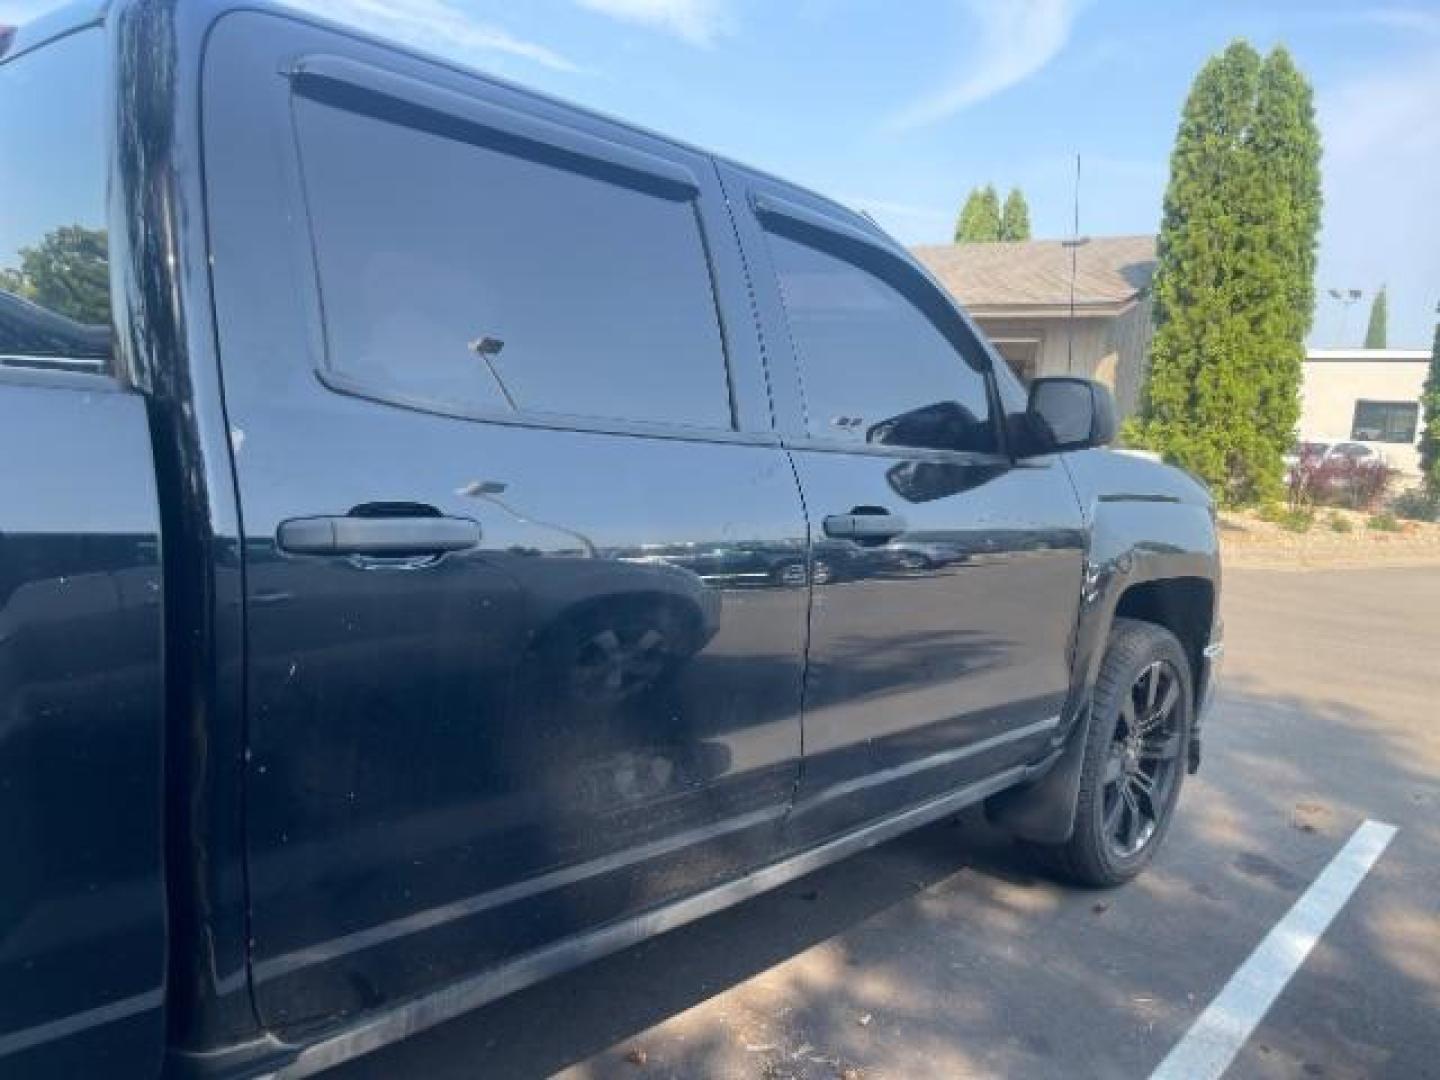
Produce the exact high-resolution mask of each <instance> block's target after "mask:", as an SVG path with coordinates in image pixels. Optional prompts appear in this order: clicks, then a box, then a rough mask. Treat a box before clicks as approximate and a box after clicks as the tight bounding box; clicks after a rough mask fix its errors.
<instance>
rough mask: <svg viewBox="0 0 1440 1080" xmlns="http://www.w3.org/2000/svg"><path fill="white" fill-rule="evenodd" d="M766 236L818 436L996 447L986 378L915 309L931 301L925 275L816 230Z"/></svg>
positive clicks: (903, 443) (984, 449)
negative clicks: (917, 292)
mask: <svg viewBox="0 0 1440 1080" xmlns="http://www.w3.org/2000/svg"><path fill="white" fill-rule="evenodd" d="M812 232H813V235H812ZM767 235H768V237H769V242H770V250H771V253H772V255H773V258H774V263H775V269H776V272H777V274H778V275H779V279H780V291H781V294H782V297H783V299H784V303H785V310H786V314H787V316H788V318H789V323H790V333H791V337H792V338H793V340H794V343H795V349H796V352H797V353H798V354H799V360H800V368H801V375H802V378H803V382H804V387H805V403H806V411H807V413H808V417H809V419H808V424H809V432H810V434H811V435H812V436H814V437H816V438H831V439H844V440H853V441H855V442H857V443H864V442H870V443H886V444H889V445H892V446H914V447H925V448H930V449H937V450H968V451H979V452H989V451H993V450H994V449H995V448H996V440H995V432H994V426H993V425H992V423H991V421H990V402H989V398H988V396H987V393H986V385H985V377H984V375H982V374H981V373H980V372H979V371H977V370H975V368H973V367H971V366H970V365H969V364H968V363H967V362H966V361H965V359H964V358H963V357H962V355H961V354H960V353H959V352H958V351H957V350H956V348H955V346H954V345H953V344H952V343H951V341H950V339H949V338H948V337H947V336H946V335H945V334H944V333H942V332H941V330H940V329H939V328H938V327H937V326H936V325H935V322H934V320H933V318H932V317H931V316H930V315H927V314H926V313H925V312H924V311H923V310H922V309H921V308H920V307H918V306H917V302H921V303H924V302H933V300H934V298H933V297H922V296H916V295H915V292H913V291H911V290H920V289H922V288H923V289H926V290H928V289H929V286H928V285H926V284H925V282H924V281H923V279H920V278H919V277H918V275H917V276H915V277H914V281H913V283H912V282H907V281H906V278H907V277H908V276H911V275H913V271H907V270H906V269H905V268H903V267H899V266H898V265H890V260H887V258H886V257H885V256H883V255H881V254H879V253H868V254H867V251H866V249H865V248H864V246H863V245H858V244H850V243H846V242H844V241H840V240H838V239H837V240H836V241H835V242H833V243H832V242H829V241H827V239H826V236H825V234H822V233H820V232H818V231H812V230H809V229H804V230H798V231H797V234H796V235H795V236H790V235H782V234H781V233H780V232H776V231H771V232H769V233H768V234H767ZM802 236H803V238H802ZM872 260H873V261H872ZM902 290H905V291H902Z"/></svg>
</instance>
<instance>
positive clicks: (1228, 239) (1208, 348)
mask: <svg viewBox="0 0 1440 1080" xmlns="http://www.w3.org/2000/svg"><path fill="white" fill-rule="evenodd" d="M1319 153H1320V143H1319V135H1318V133H1317V131H1316V129H1315V124H1314V113H1313V105H1312V103H1311V100H1310V90H1309V87H1308V86H1307V85H1306V84H1305V80H1304V78H1303V76H1301V75H1300V74H1299V72H1298V71H1297V70H1296V69H1295V66H1294V64H1293V63H1291V61H1290V58H1289V56H1288V55H1287V54H1286V53H1285V52H1284V51H1283V50H1280V49H1277V50H1275V52H1273V53H1271V54H1270V57H1269V58H1268V59H1267V60H1265V61H1264V62H1263V63H1262V61H1261V59H1260V56H1259V54H1258V53H1257V52H1256V51H1255V50H1254V49H1253V48H1251V47H1250V46H1249V45H1248V44H1247V43H1246V42H1244V41H1235V42H1232V43H1231V45H1230V46H1229V47H1228V48H1227V49H1226V50H1225V51H1224V52H1223V53H1221V54H1220V55H1219V56H1216V57H1212V58H1211V59H1210V60H1209V61H1208V62H1207V63H1206V64H1205V66H1204V67H1203V68H1202V69H1201V70H1200V73H1199V74H1198V75H1197V76H1196V78H1195V82H1194V83H1193V84H1192V86H1191V88H1190V94H1189V97H1188V98H1187V99H1186V102H1185V107H1184V111H1183V112H1182V114H1181V119H1180V129H1179V132H1178V134H1177V135H1176V139H1175V149H1174V151H1173V153H1172V155H1171V158H1170V182H1169V185H1168V187H1167V188H1166V192H1165V210H1164V218H1163V220H1162V223H1161V229H1160V244H1159V266H1158V268H1157V271H1156V275H1155V284H1154V289H1155V317H1156V332H1155V338H1154V341H1153V343H1152V351H1151V364H1150V375H1149V379H1148V382H1147V384H1146V389H1145V395H1144V402H1143V406H1142V416H1141V419H1140V421H1139V422H1138V423H1137V424H1135V425H1132V426H1131V428H1130V429H1129V434H1130V435H1131V437H1132V438H1135V439H1136V441H1138V442H1141V443H1143V444H1145V445H1149V446H1151V447H1153V448H1155V449H1157V450H1160V451H1161V452H1163V453H1164V454H1165V455H1166V456H1167V457H1169V458H1170V459H1171V460H1174V461H1176V462H1178V463H1179V464H1181V465H1184V466H1186V467H1187V468H1189V469H1191V470H1192V471H1194V472H1196V473H1198V474H1199V475H1200V476H1202V477H1204V478H1205V479H1206V480H1207V481H1208V482H1209V483H1210V484H1211V485H1212V486H1213V487H1214V488H1215V491H1216V495H1217V496H1218V497H1219V498H1220V499H1221V500H1223V501H1225V502H1231V503H1233V502H1245V501H1249V500H1253V499H1256V498H1264V497H1268V496H1271V495H1273V494H1276V493H1277V492H1278V490H1279V487H1280V481H1281V476H1282V473H1283V465H1282V461H1281V458H1282V455H1283V454H1284V452H1285V450H1286V448H1287V447H1288V445H1289V443H1290V441H1291V439H1292V438H1293V434H1294V428H1295V423H1296V421H1297V420H1298V417H1299V387H1300V374H1301V368H1302V363H1303V360H1304V356H1305V346H1304V340H1305V334H1306V333H1307V332H1308V331H1309V327H1310V320H1311V318H1312V314H1313V308H1314V280H1313V279H1314V266H1315V243H1316V231H1317V229H1318V225H1319V212H1320V210H1319V199H1320V195H1319Z"/></svg>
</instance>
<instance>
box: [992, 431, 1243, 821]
mask: <svg viewBox="0 0 1440 1080" xmlns="http://www.w3.org/2000/svg"><path fill="white" fill-rule="evenodd" d="M1065 463H1066V466H1067V468H1068V470H1069V473H1070V477H1071V481H1072V483H1073V484H1074V487H1075V494H1076V497H1077V499H1078V500H1079V502H1080V506H1081V511H1082V514H1083V517H1084V522H1085V532H1086V557H1085V575H1084V579H1083V583H1082V586H1081V597H1080V610H1079V615H1078V617H1077V622H1076V627H1075V639H1074V642H1075V644H1074V654H1073V657H1072V662H1071V667H1070V689H1069V696H1068V704H1067V708H1066V710H1065V713H1064V715H1065V716H1067V717H1070V718H1071V722H1070V726H1069V728H1068V730H1067V731H1066V732H1065V734H1064V735H1063V745H1062V747H1061V750H1060V753H1059V754H1058V755H1057V757H1056V758H1055V761H1054V763H1053V765H1051V767H1050V768H1049V769H1048V770H1047V771H1046V772H1045V773H1044V774H1043V775H1042V776H1041V777H1040V778H1038V779H1037V780H1035V781H1032V782H1031V783H1028V784H1024V785H1021V786H1020V787H1017V788H1014V789H1012V790H1011V791H1007V792H1003V793H1002V794H1000V795H998V796H996V797H995V798H993V799H991V800H990V802H989V803H988V804H987V812H988V814H989V816H990V818H991V820H992V821H994V822H995V823H996V824H998V825H1000V826H1002V827H1004V828H1006V829H1008V830H1009V831H1011V832H1012V833H1014V834H1016V835H1018V836H1022V837H1024V838H1026V839H1029V840H1034V841H1037V842H1040V843H1063V842H1064V841H1066V840H1068V839H1069V837H1070V834H1071V833H1072V832H1073V830H1074V817H1075V804H1076V801H1077V799H1078V796H1079V790H1080V770H1081V766H1082V764H1083V761H1084V745H1085V739H1086V736H1087V734H1088V730H1089V723H1090V701H1091V696H1092V693H1093V690H1094V687H1095V681H1096V679H1097V678H1098V677H1099V673H1100V665H1101V663H1102V662H1103V661H1104V658H1105V647H1106V644H1107V642H1108V641H1109V637H1110V630H1111V627H1112V626H1113V625H1114V621H1115V617H1116V610H1117V608H1118V607H1119V606H1120V604H1121V600H1122V598H1123V597H1124V596H1125V594H1126V593H1127V592H1128V591H1129V590H1130V589H1131V588H1133V587H1135V586H1137V585H1143V584H1145V583H1147V582H1155V581H1172V580H1175V579H1180V578H1184V579H1193V580H1199V581H1206V582H1209V583H1210V584H1211V586H1212V587H1211V589H1210V596H1211V610H1210V611H1209V612H1205V613H1203V617H1204V621H1205V634H1204V635H1203V638H1204V639H1203V640H1202V641H1201V642H1200V645H1199V648H1198V649H1197V654H1196V656H1195V660H1196V662H1197V664H1196V688H1197V692H1199V693H1201V694H1202V695H1203V693H1204V689H1205V684H1206V683H1207V681H1208V678H1207V676H1208V671H1207V670H1206V663H1207V661H1206V660H1205V658H1204V655H1203V654H1204V653H1206V651H1207V650H1206V648H1205V646H1206V645H1208V643H1209V633H1210V628H1211V626H1212V625H1213V624H1214V622H1215V614H1216V609H1217V608H1218V604H1219V595H1220V546H1219V540H1218V536H1217V534H1216V527H1215V516H1214V510H1213V504H1212V503H1211V500H1210V498H1209V495H1208V494H1207V493H1206V491H1205V489H1204V487H1203V486H1201V485H1200V484H1199V482H1198V481H1196V480H1194V479H1193V478H1191V477H1190V476H1188V475H1187V474H1185V473H1183V472H1181V471H1180V470H1178V469H1174V468H1170V467H1168V466H1164V465H1158V464H1156V463H1154V462H1151V461H1146V460H1144V459H1140V458H1135V457H1130V456H1128V455H1125V454H1121V453H1118V452H1114V451H1087V452H1085V453H1080V454H1073V455H1068V456H1067V457H1066V459H1065Z"/></svg>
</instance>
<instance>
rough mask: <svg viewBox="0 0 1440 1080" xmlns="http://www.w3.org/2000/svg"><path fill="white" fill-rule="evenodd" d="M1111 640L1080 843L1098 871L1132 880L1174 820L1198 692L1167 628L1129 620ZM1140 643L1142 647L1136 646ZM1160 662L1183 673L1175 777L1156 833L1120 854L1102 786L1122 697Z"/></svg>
mask: <svg viewBox="0 0 1440 1080" xmlns="http://www.w3.org/2000/svg"><path fill="white" fill-rule="evenodd" d="M1118 629H1119V630H1120V633H1118V634H1116V635H1115V636H1114V637H1113V638H1112V644H1111V648H1110V650H1109V651H1108V652H1107V654H1106V658H1105V661H1104V668H1103V669H1102V670H1103V676H1104V677H1102V678H1101V679H1100V680H1097V684H1096V685H1097V694H1096V698H1095V702H1094V707H1093V709H1092V712H1091V716H1090V724H1091V730H1090V732H1089V734H1088V737H1087V739H1086V746H1085V763H1084V768H1083V772H1082V774H1081V792H1082V798H1081V802H1080V805H1079V806H1077V808H1076V821H1075V829H1076V837H1075V841H1076V843H1077V844H1078V845H1079V847H1080V848H1081V850H1082V851H1083V853H1084V855H1085V856H1086V861H1087V862H1090V863H1091V864H1092V865H1093V866H1094V867H1095V868H1096V869H1097V870H1098V871H1099V874H1098V875H1097V876H1099V877H1102V878H1104V879H1106V880H1108V881H1112V882H1114V883H1116V884H1118V883H1120V882H1123V881H1128V880H1130V879H1131V878H1133V877H1134V876H1135V875H1136V874H1138V873H1139V872H1140V871H1141V870H1142V869H1144V868H1145V866H1146V865H1147V864H1148V863H1149V862H1150V860H1151V859H1153V858H1154V857H1155V853H1156V852H1157V851H1158V850H1159V849H1160V846H1161V845H1162V844H1163V843H1164V841H1165V836H1166V834H1167V833H1169V831H1170V825H1171V822H1172V821H1174V818H1175V805H1176V803H1177V802H1178V801H1179V798H1180V789H1181V788H1182V787H1183V786H1184V781H1185V768H1186V762H1187V761H1188V760H1189V752H1190V738H1191V732H1192V730H1193V727H1194V712H1195V693H1194V685H1193V682H1192V679H1191V674H1190V663H1189V661H1188V660H1187V659H1186V656H1185V652H1184V650H1183V649H1182V648H1181V647H1180V643H1179V642H1178V641H1177V640H1176V639H1175V637H1174V636H1173V635H1172V634H1170V633H1169V632H1168V631H1166V630H1164V629H1162V628H1160V627H1157V626H1151V625H1148V624H1143V623H1141V624H1136V623H1128V622H1127V623H1126V624H1125V625H1124V626H1123V627H1119V628H1118ZM1122 634H1123V635H1125V636H1127V637H1128V636H1130V635H1137V636H1140V637H1141V638H1142V640H1143V642H1144V644H1143V645H1139V643H1138V642H1136V643H1133V644H1132V642H1130V641H1124V640H1123V639H1122V637H1121V635H1122ZM1137 645H1139V647H1137ZM1156 660H1165V661H1168V662H1169V663H1170V664H1171V665H1172V666H1173V667H1174V668H1175V670H1176V671H1177V672H1178V673H1179V678H1180V686H1181V691H1182V692H1181V700H1180V750H1179V754H1178V756H1177V757H1176V759H1175V769H1176V775H1175V780H1174V783H1172V784H1171V785H1170V791H1169V793H1168V794H1167V796H1166V799H1165V805H1164V808H1163V811H1162V813H1161V815H1160V820H1159V821H1158V822H1157V823H1156V827H1155V831H1154V833H1153V834H1151V836H1150V838H1149V839H1148V840H1147V841H1146V842H1145V844H1144V846H1143V847H1141V848H1140V850H1139V851H1137V852H1135V853H1134V854H1132V855H1128V856H1126V855H1121V854H1120V853H1118V852H1116V851H1115V850H1113V848H1112V847H1111V845H1110V843H1109V840H1108V838H1107V837H1106V835H1105V829H1104V812H1105V797H1104V789H1103V787H1102V784H1101V778H1102V776H1103V772H1104V768H1105V762H1106V758H1107V757H1108V756H1109V753H1110V743H1111V741H1112V740H1113V739H1114V737H1115V728H1116V726H1117V725H1118V724H1119V722H1120V705H1121V702H1122V700H1123V698H1122V695H1123V694H1127V693H1129V692H1130V689H1131V687H1132V686H1134V684H1135V680H1136V679H1137V678H1139V676H1140V673H1141V672H1143V671H1144V670H1145V668H1146V667H1148V666H1149V665H1150V664H1152V663H1154V662H1155V661H1156Z"/></svg>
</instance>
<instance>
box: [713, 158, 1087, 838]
mask: <svg viewBox="0 0 1440 1080" xmlns="http://www.w3.org/2000/svg"><path fill="white" fill-rule="evenodd" d="M724 177H725V182H726V187H727V190H728V191H729V193H730V195H731V202H732V205H734V206H736V207H737V213H738V214H739V216H740V220H741V223H742V234H743V235H744V237H745V239H746V252H747V257H748V258H749V261H750V264H751V266H752V268H754V272H755V277H756V293H757V297H758V298H759V303H760V304H761V309H762V315H763V316H764V317H765V320H766V330H767V335H766V336H767V345H770V346H771V350H770V355H771V357H772V364H773V365H774V370H775V372H776V376H777V381H778V379H779V378H780V377H781V376H780V375H779V373H780V372H781V371H785V370H788V371H789V372H790V374H791V385H792V387H793V389H792V391H791V394H790V396H789V397H788V398H787V397H785V396H784V395H783V394H777V398H778V399H779V400H780V401H781V403H782V407H786V405H787V403H788V410H789V411H788V416H789V420H788V426H789V430H788V431H787V433H786V441H787V445H788V446H789V448H790V449H791V453H792V456H793V458H794V461H795V468H796V472H797V473H798V475H799V477H800V483H801V487H802V490H803V491H804V494H805V502H806V507H807V509H808V511H809V515H810V529H811V543H812V551H813V560H812V569H811V575H812V578H813V580H814V594H813V600H812V609H811V615H810V647H809V654H808V665H807V675H806V690H805V770H804V780H803V782H802V785H801V791H800V793H799V796H798V801H797V807H796V818H795V822H794V827H793V835H795V836H798V837H805V836H807V835H810V834H811V833H819V834H825V833H829V832H833V831H835V830H837V829H843V828H846V827H850V826H853V825H855V824H858V823H860V822H863V821H865V820H868V819H871V818H873V817H876V816H878V815H881V814H884V813H886V812H891V811H894V810H896V809H898V808H900V807H904V806H907V805H912V804H915V803H918V802H921V801H923V800H925V799H928V798H931V797H935V796H938V795H942V794H946V793H949V792H952V791H954V790H956V789H957V788H960V787H962V786H965V785H970V784H976V785H984V784H987V783H998V782H1001V781H1003V780H1004V779H1006V778H1007V777H1008V778H1009V779H1010V780H1012V781H1013V779H1015V775H1014V774H1013V772H1012V771H1011V770H1014V769H1015V768H1016V767H1018V766H1020V765H1021V764H1023V763H1024V762H1026V761H1029V760H1033V759H1034V758H1035V757H1037V756H1038V755H1040V754H1043V752H1044V749H1045V746H1046V744H1047V741H1048V740H1049V739H1050V738H1051V736H1052V735H1053V734H1054V732H1055V730H1056V728H1057V726H1058V725H1059V723H1060V711H1061V707H1062V704H1063V702H1064V700H1065V696H1066V691H1067V689H1068V684H1069V660H1070V646H1071V639H1072V635H1073V633H1074V628H1075V620H1076V615H1077V611H1078V606H1079V602H1080V586H1081V567H1082V532H1081V518H1080V510H1079V506H1078V504H1077V501H1076V499H1075V496H1074V493H1073V491H1072V490H1071V487H1070V484H1069V481H1068V478H1067V477H1066V475H1065V471H1064V468H1063V466H1062V464H1061V463H1060V461H1059V460H1058V459H1057V458H1045V459H1037V460H1033V461H1026V462H1020V463H1016V462H1014V461H1012V460H1011V459H1010V458H1009V457H1008V456H1007V454H1006V453H1005V443H1004V437H1003V431H1002V424H1001V423H1000V416H999V414H1000V411H1001V410H1000V406H999V399H998V395H997V393H996V392H995V391H996V387H994V386H993V385H992V384H991V373H990V371H989V365H990V357H989V356H988V355H987V352H986V350H985V349H984V348H983V346H982V345H981V343H980V341H979V340H978V338H977V337H976V336H975V334H974V333H973V331H972V330H971V328H970V327H969V326H968V324H967V323H966V322H965V320H964V319H963V318H962V317H961V316H960V315H959V313H958V312H957V311H956V310H955V308H954V307H953V305H952V304H951V303H950V301H949V300H948V298H946V297H945V296H944V295H943V294H942V293H941V292H940V291H939V289H938V288H937V287H936V286H935V285H934V284H932V283H931V281H930V280H929V279H928V277H927V276H926V275H925V274H923V273H922V272H921V271H920V270H919V269H918V268H917V267H916V266H915V265H914V264H913V263H912V262H911V261H910V259H909V257H908V255H907V254H906V253H904V252H903V251H901V250H899V249H898V248H896V247H895V246H894V245H893V244H892V243H891V242H890V241H889V240H888V239H887V238H885V237H884V236H883V235H882V234H880V233H879V232H878V230H875V229H874V228H873V227H872V226H871V225H870V224H869V223H868V222H865V221H864V220H863V219H859V218H854V217H851V216H849V215H847V214H845V213H844V212H843V211H840V210H838V209H836V208H834V207H833V206H830V205H828V204H826V203H824V202H822V201H821V200H818V199H815V198H813V197H811V196H808V195H806V194H804V193H800V192H795V191H794V190H793V189H790V188H788V187H786V186H783V185H778V184H774V183H772V182H770V181H767V180H765V179H763V178H756V177H751V176H749V175H748V174H745V173H743V172H741V171H739V170H733V171H728V172H726V173H724ZM787 363H788V364H789V365H791V366H789V367H788V369H787V367H786V365H787Z"/></svg>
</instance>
